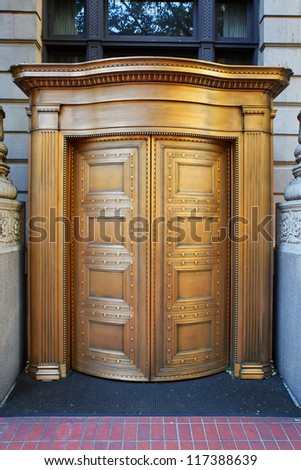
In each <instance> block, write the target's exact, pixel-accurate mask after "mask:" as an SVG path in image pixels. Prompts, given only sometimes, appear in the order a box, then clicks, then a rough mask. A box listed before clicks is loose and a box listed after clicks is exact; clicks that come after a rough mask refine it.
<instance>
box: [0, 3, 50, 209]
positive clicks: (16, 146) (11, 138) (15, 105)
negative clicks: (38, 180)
mask: <svg viewBox="0 0 301 470" xmlns="http://www.w3.org/2000/svg"><path fill="white" fill-rule="evenodd" d="M41 28H42V0H0V103H1V105H2V107H3V109H4V111H5V113H6V119H5V144H6V146H7V148H8V151H9V153H8V160H9V165H10V169H11V172H10V175H11V178H12V179H13V181H14V184H15V185H16V186H17V188H18V200H20V201H25V202H27V191H28V183H27V172H28V170H27V162H28V134H27V131H28V119H27V116H26V112H25V107H26V106H27V104H28V99H27V97H26V95H25V94H24V93H22V92H21V91H20V90H19V89H18V87H16V85H15V84H14V83H13V82H12V78H11V74H10V67H11V65H13V64H17V63H20V62H41V49H42V44H41Z"/></svg>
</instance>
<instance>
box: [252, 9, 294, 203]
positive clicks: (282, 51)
mask: <svg viewBox="0 0 301 470" xmlns="http://www.w3.org/2000/svg"><path fill="white" fill-rule="evenodd" d="M259 27H260V46H259V47H260V52H259V64H262V65H268V66H270V65H271V66H277V65H280V66H286V67H289V68H291V69H292V70H293V72H294V76H293V77H292V78H291V83H290V86H289V87H288V88H287V89H286V90H285V91H284V92H283V93H281V94H280V95H279V97H278V98H277V99H276V100H275V108H276V110H277V115H276V118H275V123H274V133H275V136H274V161H275V164H274V174H275V179H274V197H275V202H279V201H283V200H284V198H283V191H284V188H285V187H286V186H287V184H288V183H289V181H290V180H291V179H292V172H291V169H292V165H294V149H295V147H296V136H297V130H298V126H297V123H296V116H297V114H298V112H299V110H300V108H301V94H300V87H301V3H300V0H290V1H289V2H285V1H283V0H260V12H259Z"/></svg>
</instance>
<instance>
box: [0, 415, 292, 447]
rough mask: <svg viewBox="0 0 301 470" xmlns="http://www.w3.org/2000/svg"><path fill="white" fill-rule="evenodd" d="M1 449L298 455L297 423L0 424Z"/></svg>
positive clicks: (141, 420)
mask: <svg viewBox="0 0 301 470" xmlns="http://www.w3.org/2000/svg"><path fill="white" fill-rule="evenodd" d="M0 449H2V450H3V449H45V450H51V449H66V450H74V449H81V450H93V449H103V450H110V449H127V450H130V449H133V450H135V449H141V450H142V449H157V450H165V449H170V450H172V449H182V450H198V449H204V450H206V449H207V450H265V449H266V450H277V449H282V450H293V449H296V450H301V418H259V417H256V418H252V417H251V418H250V417H216V418H214V417H203V418H202V417H188V418H185V417H87V416H84V417H18V418H14V417H12V418H0Z"/></svg>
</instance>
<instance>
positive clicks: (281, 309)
mask: <svg viewBox="0 0 301 470" xmlns="http://www.w3.org/2000/svg"><path fill="white" fill-rule="evenodd" d="M297 119H298V120H299V136H298V142H299V145H298V146H297V148H296V150H295V158H296V162H297V165H296V166H295V167H294V168H293V175H294V179H293V180H292V181H291V182H290V184H289V185H288V186H287V187H286V189H285V191H284V197H285V199H286V201H285V202H281V203H278V204H277V206H276V215H277V220H276V224H277V239H276V256H275V261H276V266H275V323H276V328H275V331H276V338H275V341H276V367H277V369H278V372H279V373H280V375H281V376H282V378H283V381H284V382H285V384H286V385H287V387H288V388H289V390H290V391H291V394H292V395H293V397H294V398H295V399H296V402H297V403H298V404H299V405H301V366H300V364H301V342H300V337H301V310H300V301H301V287H300V282H299V279H300V277H301V112H300V113H299V114H298V117H297Z"/></svg>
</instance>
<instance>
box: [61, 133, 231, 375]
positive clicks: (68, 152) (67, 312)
mask: <svg viewBox="0 0 301 470" xmlns="http://www.w3.org/2000/svg"><path fill="white" fill-rule="evenodd" d="M121 137H124V138H127V139H128V140H131V139H133V140H135V139H136V138H138V137H146V138H147V137H159V138H160V137H162V138H165V137H166V138H180V139H181V141H183V140H185V138H187V140H188V141H191V140H190V139H197V140H198V141H199V142H204V143H212V142H214V141H216V142H218V141H222V142H225V143H228V144H229V151H230V155H228V158H229V162H228V165H229V166H228V177H227V180H228V197H229V207H228V212H229V213H228V220H230V217H231V216H233V215H234V216H237V215H238V165H237V164H238V137H237V136H208V135H206V134H203V133H200V134H198V133H193V134H192V133H185V132H168V131H162V132H160V133H158V132H154V131H150V132H143V131H140V132H139V131H138V132H134V131H133V132H131V133H128V132H126V131H124V132H122V131H120V132H112V133H109V134H108V133H103V132H100V133H91V134H90V133H88V134H86V135H82V134H77V133H75V134H73V133H72V134H71V133H68V134H65V135H64V143H63V146H64V153H63V160H64V163H63V168H64V180H63V181H64V182H63V194H64V196H63V214H64V217H66V216H67V217H68V214H69V213H71V212H72V208H71V207H69V208H68V206H67V204H68V203H67V200H68V197H67V195H68V188H69V190H70V188H71V187H72V180H71V178H72V177H73V176H74V175H73V174H72V172H73V163H71V161H68V158H71V159H73V158H74V155H73V149H74V146H73V145H72V141H74V142H76V141H84V140H90V141H91V140H92V142H93V140H94V139H95V141H97V140H98V139H102V141H109V142H112V140H114V138H116V140H119V138H121ZM70 163H71V165H70ZM68 167H69V170H68ZM70 170H71V171H70ZM232 180H233V181H232ZM233 182H234V186H235V191H233V194H234V198H232V191H231V189H232V186H233ZM69 192H70V191H69ZM70 194H71V192H70ZM72 200H73V198H72V195H71V197H70V200H69V204H70V203H71V204H72V203H73V202H72ZM68 251H69V254H68ZM229 251H230V253H229V254H228V276H227V283H228V313H227V338H226V341H227V344H226V350H227V356H228V359H229V366H230V367H231V358H234V362H236V360H237V335H238V327H237V323H238V308H237V297H238V275H237V271H235V275H234V276H233V274H234V271H233V269H232V265H235V269H236V270H237V269H238V259H237V258H238V249H237V244H236V245H234V246H231V244H230V243H229ZM71 259H72V256H71V253H70V250H68V244H67V243H66V231H65V230H64V241H63V293H64V301H63V318H64V322H63V330H64V333H63V337H64V361H65V364H67V367H66V370H68V369H69V368H70V367H71V368H72V363H71V356H72V353H71V347H72V342H71V334H72V333H71V328H72V311H71V310H72V308H71V305H72V302H73V294H72V291H71V289H72V286H73V283H72V282H71V281H70V278H71V275H70V273H68V266H71V263H70V261H71ZM233 261H234V262H233ZM68 285H69V286H70V287H69V288H68ZM231 286H233V288H234V295H233V294H232V292H231V289H232V287H231ZM67 297H68V298H69V302H68V300H67ZM232 297H233V298H234V301H233V298H232ZM68 305H69V307H68ZM68 325H69V326H68ZM68 329H69V331H68ZM231 331H233V333H234V337H233V338H232V337H231V336H230V335H231ZM67 338H70V339H69V341H68V343H69V351H68V343H67ZM232 349H233V351H232ZM63 369H64V368H63ZM63 369H62V368H61V371H63ZM219 370H220V369H217V370H216V372H218V371H219ZM221 370H224V368H223V369H221ZM62 376H63V375H62ZM192 376H193V375H191V374H187V375H182V377H183V378H184V377H187V378H189V377H192ZM107 377H108V378H114V376H113V375H110V374H108V375H107ZM124 378H127V376H124ZM172 378H176V376H174V377H173V376H170V379H172Z"/></svg>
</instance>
